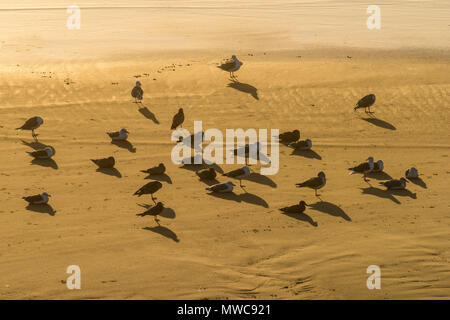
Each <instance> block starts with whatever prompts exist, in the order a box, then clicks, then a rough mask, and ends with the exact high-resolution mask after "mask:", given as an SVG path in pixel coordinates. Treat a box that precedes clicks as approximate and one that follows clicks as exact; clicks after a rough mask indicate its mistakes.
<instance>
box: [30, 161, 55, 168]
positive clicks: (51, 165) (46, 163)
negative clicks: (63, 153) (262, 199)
mask: <svg viewBox="0 0 450 320" xmlns="http://www.w3.org/2000/svg"><path fill="white" fill-rule="evenodd" d="M31 164H34V165H38V166H42V167H48V168H53V169H55V170H57V169H58V164H57V163H56V162H55V160H53V159H33V160H32V161H31Z"/></svg>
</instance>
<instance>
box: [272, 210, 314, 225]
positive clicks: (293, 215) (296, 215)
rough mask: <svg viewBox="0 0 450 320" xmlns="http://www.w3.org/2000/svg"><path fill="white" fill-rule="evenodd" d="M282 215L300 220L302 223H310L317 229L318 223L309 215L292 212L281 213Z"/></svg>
mask: <svg viewBox="0 0 450 320" xmlns="http://www.w3.org/2000/svg"><path fill="white" fill-rule="evenodd" d="M281 213H282V214H284V215H285V216H288V217H291V218H294V219H297V220H300V221H305V222H309V223H310V224H311V225H312V226H313V227H317V226H318V223H317V222H316V221H314V220H313V219H312V218H311V217H310V216H309V215H307V214H306V213H290V212H281Z"/></svg>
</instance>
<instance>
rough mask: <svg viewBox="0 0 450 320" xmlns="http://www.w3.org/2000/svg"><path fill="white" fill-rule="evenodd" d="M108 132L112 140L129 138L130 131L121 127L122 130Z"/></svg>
mask: <svg viewBox="0 0 450 320" xmlns="http://www.w3.org/2000/svg"><path fill="white" fill-rule="evenodd" d="M106 134H107V135H108V136H109V137H110V138H111V139H112V140H127V138H128V134H129V132H128V131H127V129H120V131H116V132H107V133H106Z"/></svg>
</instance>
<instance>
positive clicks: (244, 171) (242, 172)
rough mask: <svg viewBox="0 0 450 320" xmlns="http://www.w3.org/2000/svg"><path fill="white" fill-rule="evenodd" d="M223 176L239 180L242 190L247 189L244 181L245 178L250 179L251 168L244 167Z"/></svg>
mask: <svg viewBox="0 0 450 320" xmlns="http://www.w3.org/2000/svg"><path fill="white" fill-rule="evenodd" d="M222 175H223V176H226V177H230V178H235V179H239V186H240V187H241V188H243V187H245V186H243V185H242V179H244V178H245V177H248V176H249V175H250V168H249V167H247V166H244V167H242V168H240V169H236V170H233V171H230V172H227V173H224V174H222Z"/></svg>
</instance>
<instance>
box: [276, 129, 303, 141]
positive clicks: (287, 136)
mask: <svg viewBox="0 0 450 320" xmlns="http://www.w3.org/2000/svg"><path fill="white" fill-rule="evenodd" d="M279 139H280V142H283V143H286V144H289V143H291V142H295V141H297V140H298V139H300V131H298V130H294V131H288V132H284V133H281V134H280V135H279Z"/></svg>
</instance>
